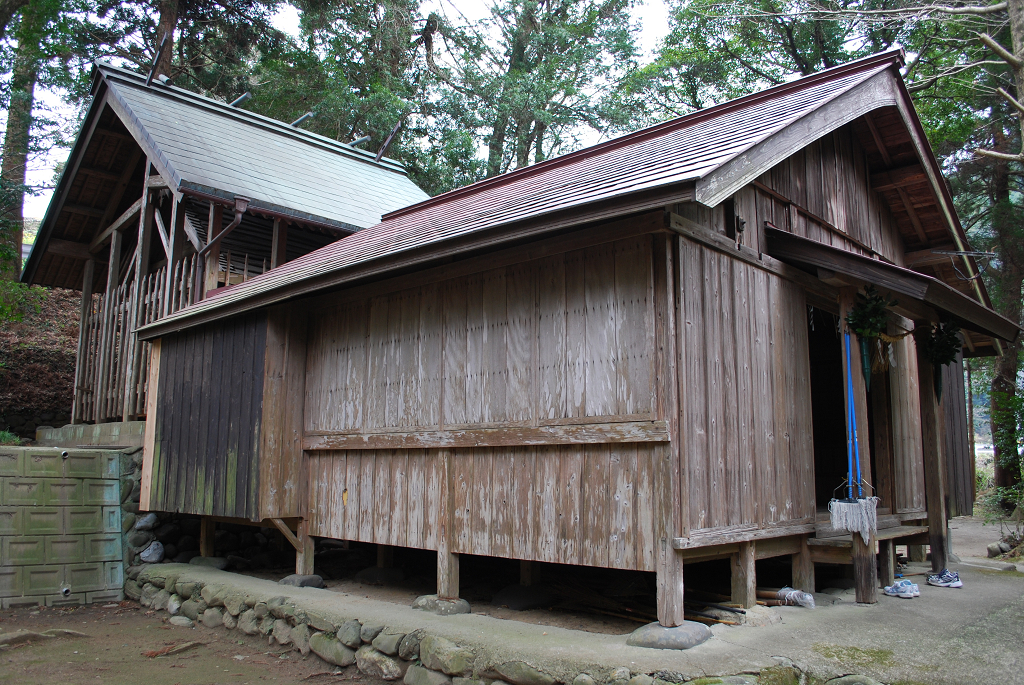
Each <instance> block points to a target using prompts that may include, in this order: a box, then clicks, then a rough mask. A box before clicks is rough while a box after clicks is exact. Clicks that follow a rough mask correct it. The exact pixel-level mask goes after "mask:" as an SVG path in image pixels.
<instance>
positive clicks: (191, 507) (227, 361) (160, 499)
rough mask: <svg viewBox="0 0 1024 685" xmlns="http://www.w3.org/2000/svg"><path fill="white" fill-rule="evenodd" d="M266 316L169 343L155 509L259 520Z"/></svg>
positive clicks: (163, 367) (164, 345)
mask: <svg viewBox="0 0 1024 685" xmlns="http://www.w3.org/2000/svg"><path fill="white" fill-rule="evenodd" d="M266 336H267V319H266V314H265V313H255V314H248V315H244V316H239V317H236V318H233V319H228V320H225V321H219V322H217V323H216V324H214V325H209V326H203V327H197V328H192V329H189V330H187V331H185V332H183V333H179V334H176V335H168V336H165V337H164V338H163V339H162V341H161V352H160V371H159V372H160V380H159V388H160V397H159V400H158V402H157V407H156V416H154V417H152V418H151V419H150V420H153V421H155V422H156V426H155V443H154V455H153V478H152V491H151V494H150V505H151V507H152V509H154V510H156V511H174V512H182V513H188V514H207V515H215V516H233V517H242V518H250V519H256V520H258V519H259V518H260V517H259V515H258V514H259V512H258V509H257V504H258V503H257V491H258V486H259V465H258V464H257V461H256V460H257V454H258V446H259V441H260V423H261V413H262V404H263V372H264V368H263V367H264V355H265V350H266Z"/></svg>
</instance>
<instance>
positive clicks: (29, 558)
mask: <svg viewBox="0 0 1024 685" xmlns="http://www.w3.org/2000/svg"><path fill="white" fill-rule="evenodd" d="M44 539H45V538H44V537H43V536H41V535H40V536H38V537H26V536H20V537H14V538H0V554H2V555H3V560H4V566H29V565H33V564H41V563H43V560H44V559H45V558H46V554H45V551H44V543H43V540H44Z"/></svg>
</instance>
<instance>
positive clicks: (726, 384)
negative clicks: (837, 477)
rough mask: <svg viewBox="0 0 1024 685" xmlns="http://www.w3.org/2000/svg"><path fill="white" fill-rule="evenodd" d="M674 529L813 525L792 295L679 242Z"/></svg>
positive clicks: (771, 278) (805, 406)
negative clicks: (679, 509)
mask: <svg viewBox="0 0 1024 685" xmlns="http://www.w3.org/2000/svg"><path fill="white" fill-rule="evenodd" d="M677 240H678V246H679V272H680V280H679V324H678V325H679V348H678V349H679V362H678V363H679V369H680V372H679V373H680V398H681V404H682V406H681V409H680V411H681V433H682V450H683V465H684V470H685V473H686V475H685V477H684V479H683V483H684V486H683V487H684V491H683V498H684V506H683V514H684V518H685V519H686V521H685V523H684V529H687V530H688V531H689V533H690V534H694V533H697V534H700V533H705V532H709V531H712V530H716V529H723V528H733V527H739V528H761V527H768V526H773V525H779V524H783V523H790V524H796V523H806V522H811V521H813V520H814V515H815V499H814V446H813V439H812V431H811V386H810V359H809V355H808V341H807V310H806V304H805V300H804V293H803V290H802V289H801V288H800V287H798V286H796V285H795V284H793V283H791V282H789V281H786V280H783V279H781V278H779V277H778V276H775V275H774V274H771V273H769V272H767V271H765V270H763V269H759V268H757V267H754V266H752V265H750V264H747V263H745V262H742V261H739V260H737V259H733V258H730V257H729V256H727V255H724V254H722V253H720V252H717V251H716V250H713V249H711V248H708V247H705V246H703V245H701V244H699V243H696V242H694V241H691V240H689V239H687V238H684V237H679V238H678V239H677Z"/></svg>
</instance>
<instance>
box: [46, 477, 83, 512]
mask: <svg viewBox="0 0 1024 685" xmlns="http://www.w3.org/2000/svg"><path fill="white" fill-rule="evenodd" d="M89 482H90V481H87V480H81V479H78V478H60V479H57V478H47V479H46V480H44V481H43V485H44V486H45V487H46V503H47V504H51V505H60V506H65V507H66V506H74V505H82V504H91V503H90V502H86V501H85V492H86V489H87V483H89Z"/></svg>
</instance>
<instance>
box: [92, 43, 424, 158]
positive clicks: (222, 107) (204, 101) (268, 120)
mask: <svg viewBox="0 0 1024 685" xmlns="http://www.w3.org/2000/svg"><path fill="white" fill-rule="evenodd" d="M94 65H95V66H96V68H97V70H98V71H100V73H102V74H103V76H104V78H111V77H113V78H115V79H117V78H120V79H125V80H129V81H132V82H134V85H138V86H142V87H143V88H146V89H148V90H151V91H153V92H156V93H162V94H165V95H172V96H176V97H179V98H181V99H184V100H192V101H193V104H195V105H198V106H205V107H208V108H210V109H212V110H215V111H217V112H219V113H221V114H224V115H228V116H233V117H235V118H237V119H239V120H242V121H246V122H247V123H250V124H252V125H255V126H263V127H264V128H266V129H268V130H272V131H274V132H276V133H279V134H281V135H285V136H289V137H293V138H296V139H298V140H300V141H302V142H305V143H308V144H311V145H319V146H321V147H324V148H329V149H331V150H332V151H334V152H337V153H340V154H344V155H347V156H350V157H352V158H353V159H355V160H357V161H360V162H364V163H366V164H373V165H375V166H379V167H382V168H385V169H388V170H390V171H395V172H399V173H405V174H406V175H408V171H407V170H406V168H405V166H404V165H403V164H402V163H401V162H398V161H397V160H395V159H392V158H390V157H382V158H381V160H380V161H379V162H377V161H375V160H374V159H373V158H374V157H375V155H374V154H373V153H371V152H368V151H366V150H360V149H358V148H354V147H352V146H350V145H348V144H347V143H342V142H341V141H338V140H335V139H333V138H328V137H327V136H322V135H320V134H319V133H313V132H312V131H306V130H304V129H301V128H296V127H293V126H290V125H289V124H287V123H285V122H283V121H281V120H279V119H274V118H272V117H268V116H265V115H263V114H259V113H257V112H252V111H249V110H247V109H239V108H237V107H232V106H231V105H230V104H228V103H227V102H221V101H220V100H217V99H214V98H212V97H209V96H206V95H202V94H201V93H194V92H192V91H190V90H186V89H185V88H181V87H179V86H175V85H166V84H162V83H161V84H160V88H154V87H153V86H152V85H149V86H147V85H146V79H145V77H144V76H142V75H141V74H137V73H135V72H133V71H131V70H129V69H125V68H124V67H119V66H116V65H113V64H110V63H109V62H106V61H104V60H102V59H97V60H95V62H94Z"/></svg>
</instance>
